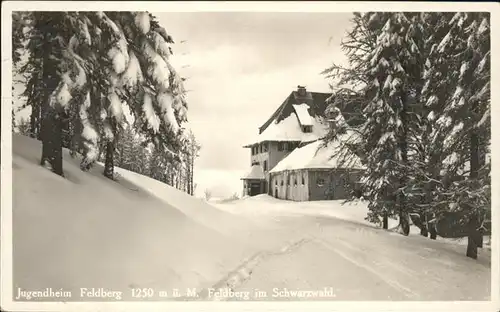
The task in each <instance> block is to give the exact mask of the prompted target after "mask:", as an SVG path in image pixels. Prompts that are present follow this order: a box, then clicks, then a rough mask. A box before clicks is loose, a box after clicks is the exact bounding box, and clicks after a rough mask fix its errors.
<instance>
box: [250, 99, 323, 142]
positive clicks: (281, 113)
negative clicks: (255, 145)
mask: <svg viewBox="0 0 500 312" xmlns="http://www.w3.org/2000/svg"><path fill="white" fill-rule="evenodd" d="M330 97H331V94H330V93H320V92H309V91H306V93H305V96H300V95H299V92H298V91H292V93H290V95H288V97H287V98H286V99H285V101H283V103H282V104H281V105H280V106H279V107H278V109H276V111H275V112H274V113H273V114H272V115H271V116H270V117H269V119H268V120H267V121H266V122H265V123H264V124H263V125H262V126H260V127H259V134H260V133H262V132H264V131H265V130H266V128H267V127H268V126H269V125H270V124H271V123H272V122H273V121H276V122H280V121H281V120H283V119H285V118H286V117H288V116H290V115H291V114H292V113H293V112H294V111H295V110H294V108H293V105H294V104H295V105H300V104H304V103H305V104H307V105H309V114H310V115H311V116H312V117H315V116H323V114H324V111H325V109H326V107H327V106H328V103H327V100H328V99H329V98H330Z"/></svg>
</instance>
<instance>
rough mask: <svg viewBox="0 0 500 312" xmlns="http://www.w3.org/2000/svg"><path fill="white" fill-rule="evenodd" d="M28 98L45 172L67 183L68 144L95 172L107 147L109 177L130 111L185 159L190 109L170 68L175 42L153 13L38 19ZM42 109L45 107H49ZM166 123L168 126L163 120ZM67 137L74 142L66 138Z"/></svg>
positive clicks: (152, 136) (159, 143)
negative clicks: (47, 168) (64, 170)
mask: <svg viewBox="0 0 500 312" xmlns="http://www.w3.org/2000/svg"><path fill="white" fill-rule="evenodd" d="M31 18H32V29H31V31H30V34H29V44H28V47H29V52H30V53H29V54H30V55H29V58H30V59H29V62H28V64H27V65H26V66H25V67H24V72H25V73H26V74H28V76H29V77H28V83H27V88H26V92H25V95H27V97H28V102H27V105H29V106H31V107H32V116H31V117H32V118H31V120H32V132H33V135H34V136H41V137H42V139H43V142H44V144H43V146H44V148H43V153H42V154H43V155H42V161H41V162H42V164H43V163H45V162H46V161H47V160H48V161H49V162H51V164H52V168H53V170H54V171H55V172H56V173H58V174H61V175H62V158H61V157H62V154H61V152H60V151H61V148H62V144H63V141H64V142H65V145H67V146H68V147H70V148H71V150H72V153H75V152H76V151H81V152H82V153H83V154H84V158H83V160H82V164H81V167H82V169H84V170H86V169H88V168H89V167H90V166H91V165H92V163H93V162H95V161H96V160H97V158H98V156H99V146H100V145H101V144H103V143H104V142H105V144H106V158H105V172H104V174H105V175H106V176H107V177H110V178H112V177H113V165H114V164H113V156H114V154H115V145H116V142H117V140H118V139H119V138H118V136H119V133H120V132H121V128H122V126H123V123H124V118H123V107H122V105H123V103H127V104H128V105H129V107H130V109H131V112H132V114H133V115H134V117H135V127H136V128H137V129H138V130H139V132H140V133H141V134H143V135H144V136H145V138H146V140H147V141H148V142H150V143H154V144H155V145H156V147H157V148H158V149H161V150H163V151H164V152H165V153H172V155H174V157H178V151H179V149H180V147H181V146H182V144H184V139H183V138H184V136H183V135H182V131H183V128H182V123H183V122H184V121H186V113H187V104H186V100H185V97H184V96H185V95H184V93H185V92H184V89H183V86H182V79H181V78H180V77H179V76H178V75H177V73H176V72H175V70H174V69H173V67H172V66H171V65H170V63H169V62H168V57H169V55H170V54H171V49H170V44H172V43H173V40H172V39H171V37H170V36H168V35H167V34H166V32H165V30H164V29H163V28H162V27H160V26H159V24H158V22H157V21H156V20H155V18H154V17H153V16H151V15H150V14H148V13H145V12H107V13H103V12H82V13H76V12H57V13H52V12H51V13H47V12H36V13H33V14H32V15H31ZM39 103H42V104H41V105H40V104H39ZM160 117H161V118H160ZM63 134H65V135H66V136H67V137H64V136H63Z"/></svg>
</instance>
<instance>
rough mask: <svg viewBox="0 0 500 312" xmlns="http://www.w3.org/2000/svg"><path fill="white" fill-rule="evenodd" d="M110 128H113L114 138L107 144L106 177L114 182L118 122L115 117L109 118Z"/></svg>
mask: <svg viewBox="0 0 500 312" xmlns="http://www.w3.org/2000/svg"><path fill="white" fill-rule="evenodd" d="M108 123H109V126H110V127H111V131H112V133H113V138H112V139H111V140H109V141H108V142H106V155H105V160H104V176H105V177H106V178H108V179H111V180H114V178H115V175H114V171H115V166H114V158H115V142H116V121H115V120H114V118H113V117H111V118H108Z"/></svg>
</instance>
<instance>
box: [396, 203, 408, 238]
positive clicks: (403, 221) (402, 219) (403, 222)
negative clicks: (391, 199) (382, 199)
mask: <svg viewBox="0 0 500 312" xmlns="http://www.w3.org/2000/svg"><path fill="white" fill-rule="evenodd" d="M399 225H400V226H401V233H402V234H403V235H405V236H408V235H409V234H410V222H409V221H408V215H407V214H406V213H405V212H404V211H403V210H402V208H400V211H399Z"/></svg>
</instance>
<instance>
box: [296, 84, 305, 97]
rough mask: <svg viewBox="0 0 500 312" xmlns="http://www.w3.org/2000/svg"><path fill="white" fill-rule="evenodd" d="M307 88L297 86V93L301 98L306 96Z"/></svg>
mask: <svg viewBox="0 0 500 312" xmlns="http://www.w3.org/2000/svg"><path fill="white" fill-rule="evenodd" d="M306 92H307V90H306V87H304V86H297V93H298V94H299V95H300V96H306Z"/></svg>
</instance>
